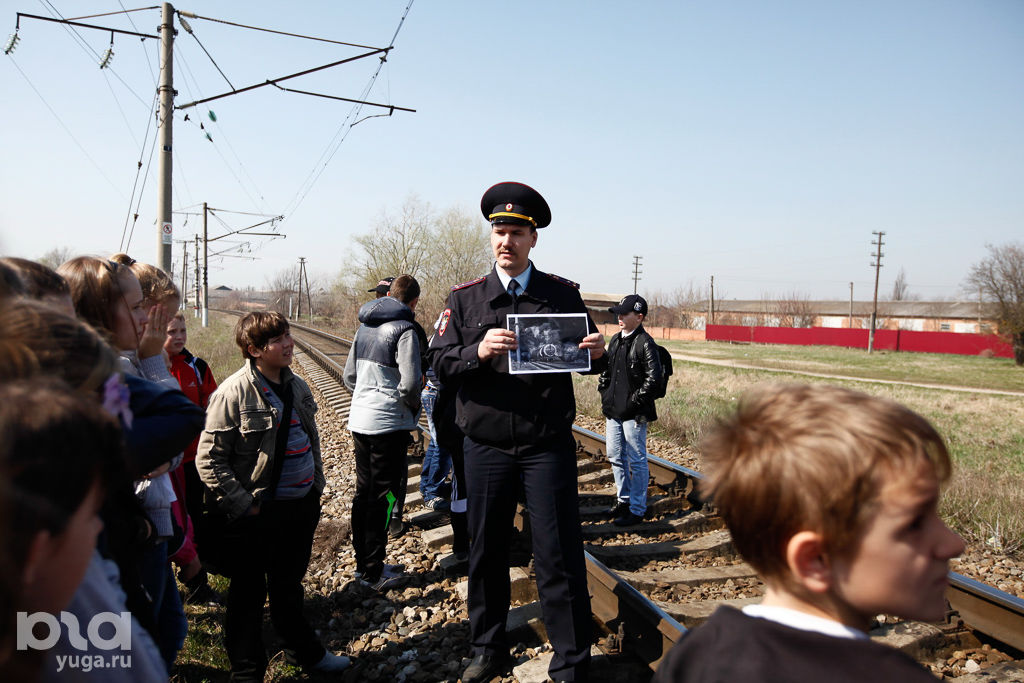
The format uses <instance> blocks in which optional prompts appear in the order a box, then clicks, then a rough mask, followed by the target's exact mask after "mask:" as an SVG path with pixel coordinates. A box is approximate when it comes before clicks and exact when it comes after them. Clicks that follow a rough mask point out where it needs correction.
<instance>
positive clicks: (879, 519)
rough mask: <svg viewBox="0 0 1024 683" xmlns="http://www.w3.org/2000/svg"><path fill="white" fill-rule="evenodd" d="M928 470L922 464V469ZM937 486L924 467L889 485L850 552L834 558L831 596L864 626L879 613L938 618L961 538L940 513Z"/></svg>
mask: <svg viewBox="0 0 1024 683" xmlns="http://www.w3.org/2000/svg"><path fill="white" fill-rule="evenodd" d="M922 470H926V468H922ZM938 502H939V484H938V481H937V480H936V478H935V475H934V474H933V473H932V472H931V471H930V468H927V470H926V471H919V473H918V474H916V475H910V476H904V477H902V478H898V479H896V480H894V481H892V482H891V483H889V484H887V485H886V486H885V487H884V488H883V489H882V492H881V495H880V498H879V504H878V510H877V512H876V514H875V517H874V519H872V520H871V521H870V522H868V524H867V527H866V529H865V530H864V533H863V534H862V535H861V538H860V542H859V544H858V546H857V548H856V550H855V551H854V553H853V554H852V555H851V556H850V557H849V558H847V559H845V560H837V561H834V562H833V565H832V570H833V577H834V581H835V583H834V584H833V587H834V592H835V597H836V598H837V599H838V600H839V602H840V605H841V606H842V607H843V608H845V609H844V611H846V612H848V616H849V617H851V619H845V618H844V619H843V621H844V623H847V624H848V625H854V626H858V624H856V623H851V621H853V622H856V621H860V624H859V627H860V628H864V627H866V625H867V624H869V623H870V622H871V620H872V619H873V618H874V617H875V615H878V614H892V615H896V616H899V617H903V618H905V619H917V620H921V621H939V620H941V619H942V618H943V617H944V616H945V608H946V605H945V599H944V596H945V594H946V588H947V586H948V585H949V582H948V580H947V579H946V574H947V572H948V571H949V560H950V559H951V558H954V557H957V556H958V555H960V553H962V552H963V551H964V542H963V540H962V539H961V538H960V537H959V536H957V535H956V534H955V533H953V532H952V531H950V529H949V528H948V527H947V526H946V525H945V524H944V523H943V521H942V519H940V518H939V515H938V510H937V508H938Z"/></svg>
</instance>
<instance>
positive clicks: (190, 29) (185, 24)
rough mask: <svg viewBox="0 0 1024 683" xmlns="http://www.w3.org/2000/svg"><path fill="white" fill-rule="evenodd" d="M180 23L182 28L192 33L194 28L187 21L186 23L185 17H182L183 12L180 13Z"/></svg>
mask: <svg viewBox="0 0 1024 683" xmlns="http://www.w3.org/2000/svg"><path fill="white" fill-rule="evenodd" d="M178 23H180V24H181V27H182V28H183V29H185V30H186V31H188V32H189V33H192V27H191V26H189V25H188V22H187V21H185V17H183V16H181V12H178Z"/></svg>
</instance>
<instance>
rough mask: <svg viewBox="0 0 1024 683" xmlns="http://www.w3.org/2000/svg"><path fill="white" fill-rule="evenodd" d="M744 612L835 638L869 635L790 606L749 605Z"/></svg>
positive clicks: (860, 637)
mask: <svg viewBox="0 0 1024 683" xmlns="http://www.w3.org/2000/svg"><path fill="white" fill-rule="evenodd" d="M743 613H744V614H746V615H747V616H748V617H758V618H761V619H767V620H768V621H774V622H776V623H779V624H782V625H783V626H789V627H790V628H796V629H800V630H801V631H813V632H815V633H822V634H824V635H826V636H833V637H835V638H850V639H851V640H866V639H867V637H868V635H867V634H866V633H864V632H863V631H861V630H860V629H856V628H851V627H850V626H846V625H844V624H840V623H839V622H838V621H833V620H831V619H825V618H823V617H816V616H814V615H813V614H807V613H806V612H800V611H798V610H795V609H790V608H789V607H774V606H765V605H747V606H746V607H744V608H743Z"/></svg>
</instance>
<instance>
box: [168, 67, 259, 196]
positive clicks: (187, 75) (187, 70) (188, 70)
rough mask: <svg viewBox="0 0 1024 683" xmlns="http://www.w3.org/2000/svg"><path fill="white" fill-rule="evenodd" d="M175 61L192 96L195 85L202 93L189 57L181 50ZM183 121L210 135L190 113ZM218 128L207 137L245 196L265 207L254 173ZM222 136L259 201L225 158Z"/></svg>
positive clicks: (198, 91)
mask: <svg viewBox="0 0 1024 683" xmlns="http://www.w3.org/2000/svg"><path fill="white" fill-rule="evenodd" d="M175 62H176V64H177V65H179V66H181V67H183V68H182V69H180V71H181V73H182V74H183V76H184V79H183V83H184V87H185V89H186V90H187V91H188V92H189V94H190V96H192V93H193V87H195V92H197V93H200V94H201V91H200V88H199V83H198V81H197V79H196V77H195V74H194V73H193V72H192V67H191V66H190V65H189V62H188V60H187V59H185V57H184V55H182V54H181V53H180V52H179V53H175ZM189 79H191V81H192V85H189ZM183 122H187V123H190V124H192V126H193V127H196V128H201V129H202V130H203V131H204V133H206V134H207V135H209V132H208V131H206V129H205V127H203V126H205V125H206V124H205V122H204V123H203V124H202V125H200V123H199V122H197V121H195V120H194V119H191V118H190V117H189V115H188V114H186V115H185V116H184V118H183ZM217 130H218V134H217V138H216V139H215V138H214V137H213V136H209V137H208V138H207V139H208V140H209V141H210V143H211V144H212V145H213V148H214V151H215V152H216V153H217V155H218V156H219V157H220V159H221V161H222V162H223V163H224V166H225V167H226V168H227V170H228V172H229V173H230V174H231V176H232V177H233V178H234V179H235V182H236V183H238V186H239V188H241V190H242V192H243V193H244V194H245V196H246V197H248V199H249V201H250V202H252V203H253V205H254V206H258V207H260V208H265V207H264V201H265V200H264V198H263V192H262V191H261V190H260V188H259V186H258V185H257V184H256V181H255V180H253V178H252V175H251V174H250V173H249V171H248V170H247V169H246V167H245V164H244V163H243V162H242V160H241V158H240V157H239V156H238V154H237V153H236V152H235V150H234V147H232V145H231V141H230V140H229V139H228V137H227V135H225V133H224V129H223V128H222V127H220V126H219V125H218V127H217ZM222 137H223V140H224V143H225V144H226V145H227V147H228V149H229V150H230V151H231V154H232V156H234V158H235V161H236V162H237V164H238V167H239V168H240V169H241V171H242V174H243V175H244V176H245V178H246V179H247V180H248V181H249V183H250V184H251V185H252V190H253V191H255V193H256V196H258V197H259V201H257V200H256V199H255V198H253V195H252V194H250V190H249V188H248V187H246V184H245V183H244V182H243V181H242V179H241V178H239V176H238V174H237V173H235V170H234V168H233V167H232V164H231V163H230V162H229V161H228V159H226V158H225V156H224V153H223V152H222V151H221V149H220V147H219V145H218V140H219V139H220V138H222Z"/></svg>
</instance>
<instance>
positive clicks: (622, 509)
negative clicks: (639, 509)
mask: <svg viewBox="0 0 1024 683" xmlns="http://www.w3.org/2000/svg"><path fill="white" fill-rule="evenodd" d="M606 512H607V513H608V516H610V517H619V516H621V515H623V514H625V513H627V512H629V503H628V502H626V501H624V500H617V501H615V505H612V506H611V507H610V508H608V510H606Z"/></svg>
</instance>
